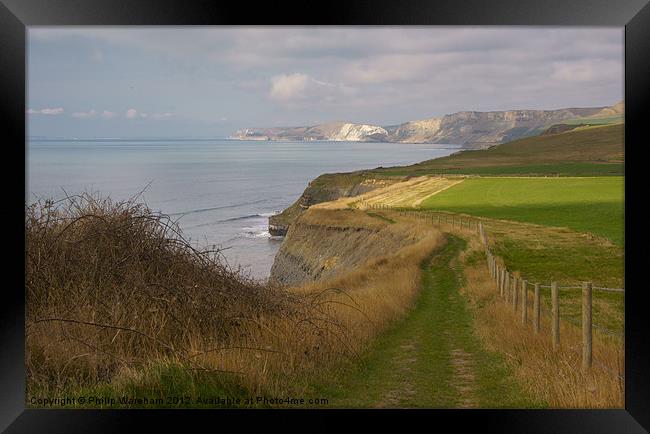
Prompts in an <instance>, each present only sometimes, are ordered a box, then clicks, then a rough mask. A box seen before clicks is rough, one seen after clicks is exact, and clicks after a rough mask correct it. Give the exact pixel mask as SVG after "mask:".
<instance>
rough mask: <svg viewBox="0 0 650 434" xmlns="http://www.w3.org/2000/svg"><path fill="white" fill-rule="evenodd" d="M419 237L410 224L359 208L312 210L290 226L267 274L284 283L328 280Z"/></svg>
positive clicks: (298, 283)
mask: <svg viewBox="0 0 650 434" xmlns="http://www.w3.org/2000/svg"><path fill="white" fill-rule="evenodd" d="M419 239H420V237H418V234H417V232H416V231H415V229H414V228H413V226H412V225H406V224H399V223H397V224H391V223H389V222H387V221H385V220H382V219H379V218H376V217H371V216H368V215H367V214H365V213H363V212H360V211H352V210H325V209H310V210H309V211H307V212H305V213H303V214H302V215H301V216H300V217H299V218H298V219H297V220H296V221H295V222H293V224H292V225H291V227H290V228H289V231H288V233H287V236H286V237H285V239H284V241H283V242H282V246H281V247H280V250H279V251H278V253H277V254H276V256H275V261H274V262H273V267H272V268H271V277H270V279H271V280H272V281H274V282H276V283H279V284H282V285H288V286H297V285H300V284H302V283H305V282H310V281H315V280H322V279H327V278H330V277H334V276H336V275H338V274H340V273H341V272H344V271H348V270H352V269H354V268H355V267H358V266H359V265H361V264H362V263H364V262H366V261H368V260H370V259H373V258H376V257H378V256H384V255H387V254H391V253H394V252H396V251H397V250H399V249H400V248H402V247H405V246H407V245H411V244H414V243H416V242H417V241H419Z"/></svg>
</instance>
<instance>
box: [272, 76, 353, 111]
mask: <svg viewBox="0 0 650 434" xmlns="http://www.w3.org/2000/svg"><path fill="white" fill-rule="evenodd" d="M352 93H354V89H352V88H350V87H347V86H345V85H340V84H333V83H328V82H326V81H322V80H317V79H315V78H313V77H311V76H309V75H307V74H302V73H292V74H280V75H276V76H274V77H271V79H270V88H269V92H268V96H269V98H270V99H271V100H273V101H276V102H279V103H283V104H287V105H300V104H302V103H305V102H310V103H323V102H334V101H336V100H339V99H340V98H341V97H344V96H346V95H351V94H352Z"/></svg>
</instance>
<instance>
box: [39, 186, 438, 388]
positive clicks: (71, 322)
mask: <svg viewBox="0 0 650 434" xmlns="http://www.w3.org/2000/svg"><path fill="white" fill-rule="evenodd" d="M356 214H357V215H356V216H354V218H352V217H350V221H348V222H347V223H350V224H352V223H353V222H356V224H359V225H364V224H368V225H371V226H372V225H375V224H377V221H378V219H374V218H371V217H368V216H365V215H363V214H364V213H361V212H357V213H356ZM336 217H337V216H331V218H332V220H333V221H338V222H339V223H342V222H341V221H340V220H338V219H337V218H336ZM357 217H359V218H360V220H358V219H357ZM366 219H367V221H366ZM314 223H316V222H314ZM330 223H331V222H330ZM383 224H384V225H386V223H385V222H384V223H383ZM26 232H27V238H26V243H27V244H26V248H27V268H26V308H27V309H26V310H27V317H26V327H27V336H26V365H27V380H28V381H27V384H28V396H29V395H30V394H34V393H36V392H38V393H39V394H40V395H43V396H61V395H65V394H66V393H72V392H74V391H76V390H79V389H80V388H91V390H92V388H93V387H96V386H97V385H102V384H103V385H108V386H107V387H110V388H112V390H113V391H114V393H115V394H117V395H118V396H119V395H120V394H121V393H122V394H123V393H126V392H127V391H129V390H131V391H132V390H133V387H134V385H136V386H137V385H143V384H154V386H152V387H159V386H155V383H156V382H157V381H159V380H160V377H157V376H156V375H154V373H155V372H158V371H160V367H161V366H177V367H180V369H182V370H184V371H185V372H186V374H188V375H196V373H199V372H200V373H209V374H214V375H216V376H224V375H225V376H226V377H227V378H228V379H229V380H228V381H233V382H235V383H236V384H237V385H238V386H239V387H243V388H244V389H246V390H247V391H248V392H249V393H256V394H266V395H273V396H277V395H278V394H287V393H292V392H293V393H298V392H300V391H303V390H305V389H306V388H307V387H308V385H309V384H311V383H312V382H313V381H314V379H317V378H322V377H323V376H327V375H330V374H331V373H332V372H336V370H337V369H339V368H340V367H342V366H344V365H345V363H344V362H345V361H346V360H354V358H355V356H356V355H357V354H359V353H360V352H361V351H363V348H365V346H366V345H367V344H368V343H369V342H370V340H371V339H372V338H373V337H374V336H376V335H377V334H378V333H380V332H381V331H382V330H383V329H384V328H385V327H386V326H387V325H388V324H389V323H390V322H391V321H393V320H394V319H395V318H398V317H400V316H401V315H403V314H404V313H405V312H406V311H407V310H408V308H409V306H411V304H412V302H413V299H414V296H415V294H416V293H417V290H418V288H419V283H420V275H419V273H420V271H419V265H420V262H421V261H422V260H423V259H424V258H425V257H426V256H427V255H428V254H430V253H431V251H432V250H433V249H434V248H435V247H436V246H437V245H438V244H439V243H440V242H441V240H442V238H441V236H440V234H439V233H438V232H437V231H436V230H434V229H433V228H422V232H418V235H419V237H420V241H418V242H417V243H415V244H412V245H409V246H407V247H404V248H402V249H400V250H398V251H396V252H390V253H388V254H386V255H385V256H382V257H376V258H373V259H372V260H370V261H368V262H367V263H365V264H363V265H362V266H360V267H358V268H357V269H355V270H354V271H352V272H350V273H348V274H346V275H344V276H341V277H339V278H336V279H333V280H330V281H327V282H320V283H316V284H311V285H307V286H305V287H302V288H293V289H291V290H287V289H283V288H278V287H272V286H264V285H260V284H258V283H256V282H253V281H249V280H247V279H246V278H244V277H242V276H241V275H240V274H239V272H238V270H231V269H228V268H227V267H225V266H224V265H223V262H222V261H221V260H220V255H219V252H215V251H197V250H195V249H194V248H193V247H191V246H190V244H189V243H187V242H186V241H185V240H184V239H183V237H182V235H181V234H180V231H179V230H178V228H177V227H176V225H175V224H174V222H172V221H170V220H169V219H168V218H167V217H166V216H164V215H159V214H156V213H153V212H152V211H151V210H149V209H148V208H147V207H146V206H144V205H141V204H137V203H135V202H134V201H126V202H118V203H114V202H112V201H110V200H108V199H100V198H98V197H93V196H91V195H82V196H75V197H69V198H67V199H66V200H64V201H62V202H59V203H53V202H51V201H47V202H40V203H37V204H34V205H32V206H30V207H29V208H28V209H27V218H26ZM192 387H198V386H197V385H196V384H195V386H192Z"/></svg>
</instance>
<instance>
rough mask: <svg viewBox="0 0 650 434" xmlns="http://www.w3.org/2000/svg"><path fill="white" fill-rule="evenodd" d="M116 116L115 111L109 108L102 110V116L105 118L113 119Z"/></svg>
mask: <svg viewBox="0 0 650 434" xmlns="http://www.w3.org/2000/svg"><path fill="white" fill-rule="evenodd" d="M115 116H117V115H116V114H115V113H113V112H111V111H108V110H104V111H103V112H102V118H104V119H113V118H114V117H115Z"/></svg>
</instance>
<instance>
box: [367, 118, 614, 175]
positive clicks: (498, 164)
mask: <svg viewBox="0 0 650 434" xmlns="http://www.w3.org/2000/svg"><path fill="white" fill-rule="evenodd" d="M623 156H624V138H623V124H616V125H606V126H593V127H581V128H577V129H575V130H571V131H568V132H564V133H560V134H546V135H540V136H535V137H528V138H525V139H520V140H515V141H512V142H509V143H504V144H502V145H497V146H494V147H492V148H490V149H486V150H477V151H463V152H459V153H456V154H453V155H450V156H447V157H442V158H437V159H435V160H428V161H423V162H421V163H418V164H413V165H411V166H404V167H390V168H386V169H378V170H375V171H374V172H375V173H378V174H382V175H402V176H407V175H408V176H418V175H432V174H444V173H450V174H460V173H462V174H479V175H506V174H530V175H536V174H539V175H549V174H558V175H577V176H585V175H595V176H596V175H621V174H623V161H624V160H623Z"/></svg>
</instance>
